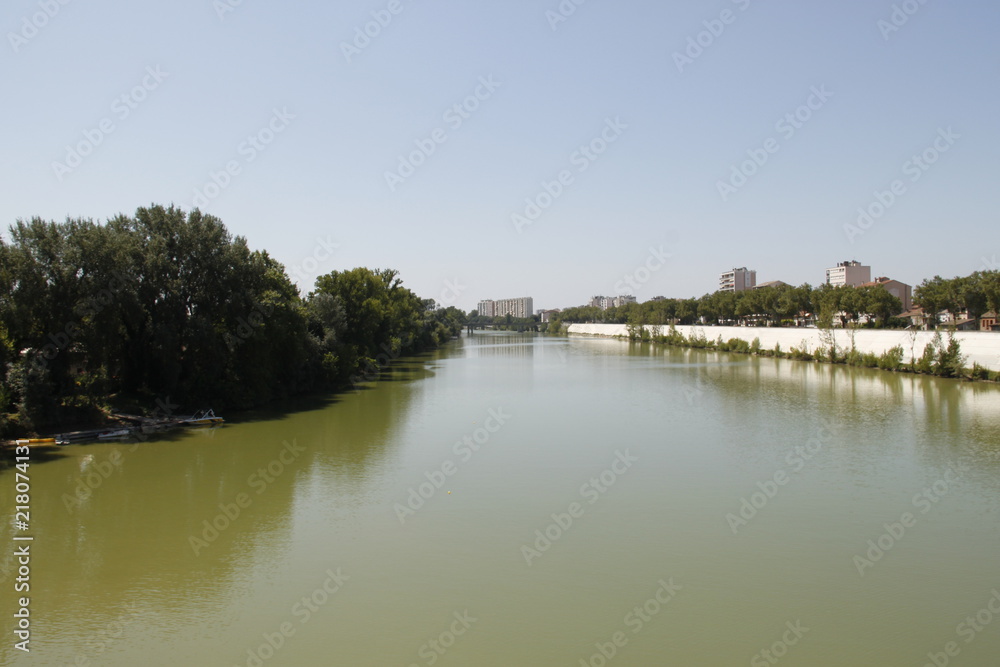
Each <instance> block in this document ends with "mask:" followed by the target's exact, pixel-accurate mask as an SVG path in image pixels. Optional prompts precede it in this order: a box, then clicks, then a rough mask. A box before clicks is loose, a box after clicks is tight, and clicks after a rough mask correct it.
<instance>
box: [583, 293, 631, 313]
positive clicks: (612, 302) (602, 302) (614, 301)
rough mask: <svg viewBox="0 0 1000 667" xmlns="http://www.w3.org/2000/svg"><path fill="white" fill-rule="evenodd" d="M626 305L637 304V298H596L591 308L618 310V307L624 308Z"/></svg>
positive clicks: (591, 303)
mask: <svg viewBox="0 0 1000 667" xmlns="http://www.w3.org/2000/svg"><path fill="white" fill-rule="evenodd" d="M626 303H635V297H634V296H632V295H631V294H622V295H620V296H595V297H593V298H592V299H591V300H590V305H591V306H593V307H594V308H600V309H601V310H607V309H608V308H617V307H618V306H624V305H625V304H626Z"/></svg>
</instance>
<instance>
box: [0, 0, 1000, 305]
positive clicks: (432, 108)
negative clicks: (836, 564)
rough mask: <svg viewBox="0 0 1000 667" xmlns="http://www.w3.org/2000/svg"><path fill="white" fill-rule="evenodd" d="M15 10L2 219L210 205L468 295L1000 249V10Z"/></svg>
mask: <svg viewBox="0 0 1000 667" xmlns="http://www.w3.org/2000/svg"><path fill="white" fill-rule="evenodd" d="M64 2H65V3H66V4H63V3H64ZM0 17H2V26H3V29H4V35H5V45H4V46H3V47H0V51H2V54H3V55H2V56H0V62H2V65H3V71H4V74H5V76H4V80H5V82H6V86H5V90H6V92H7V95H6V104H5V105H4V109H3V111H2V112H0V113H3V117H4V118H5V120H6V123H5V124H4V127H5V133H4V134H5V141H4V144H3V146H4V155H5V158H6V159H5V160H4V162H3V165H2V167H0V169H2V172H0V177H2V181H3V184H4V196H3V197H2V198H0V214H2V215H0V222H2V225H0V227H2V230H3V233H4V235H5V236H6V229H7V227H8V225H10V224H12V223H13V222H14V221H15V220H16V219H18V218H30V217H32V216H36V215H37V216H40V217H42V218H45V219H54V220H57V221H61V220H64V219H65V218H66V217H85V218H93V219H95V220H100V221H104V220H106V219H107V218H109V217H112V216H114V215H116V214H118V213H122V212H123V213H132V212H133V211H134V210H135V208H136V207H138V206H146V205H149V204H151V203H161V204H164V205H167V204H171V203H173V204H176V205H178V206H180V207H182V208H184V209H190V208H192V207H193V206H195V205H198V206H199V207H200V208H202V210H204V211H205V212H208V213H211V214H213V215H216V216H218V217H220V218H221V219H222V220H223V221H224V222H225V224H226V226H227V227H228V228H229V230H230V231H231V232H232V233H233V234H234V235H242V236H245V237H246V238H247V240H248V243H249V244H250V246H251V248H254V249H265V250H267V251H268V252H270V253H271V255H272V256H274V257H275V258H276V259H277V260H279V261H281V262H282V263H283V264H285V265H286V267H287V268H288V270H289V274H290V275H292V277H293V278H294V279H296V280H297V282H298V283H299V285H300V287H301V288H302V290H303V292H307V291H308V290H309V288H310V287H311V283H312V279H313V278H314V277H315V276H316V275H319V274H321V273H327V272H329V271H332V270H337V269H347V268H352V267H355V266H369V267H372V268H377V267H391V268H394V269H397V270H399V271H400V274H401V277H402V278H403V280H404V283H405V284H406V286H408V287H410V288H411V289H413V290H414V291H415V292H417V293H418V294H420V295H421V296H422V297H425V298H435V299H438V300H439V301H444V302H445V303H448V304H453V305H457V306H459V307H461V308H463V309H465V310H472V309H474V308H475V307H476V305H477V303H478V301H480V300H482V299H503V298H512V297H520V296H531V297H533V298H534V304H535V308H536V309H540V308H561V307H567V306H574V305H581V304H583V303H585V302H586V301H587V300H588V299H589V298H590V297H591V296H593V295H597V294H606V295H609V296H614V295H615V294H621V293H630V294H634V295H635V296H636V297H638V299H639V300H640V301H644V300H648V299H649V298H651V297H653V296H656V295H664V296H668V297H689V296H700V295H702V294H704V293H706V292H711V291H714V290H715V288H716V286H717V281H718V275H719V273H721V272H723V271H725V270H727V269H731V268H733V267H741V266H747V267H748V268H751V269H755V270H756V271H757V279H758V282H766V281H771V280H783V281H785V282H787V283H792V284H800V283H803V282H809V283H811V284H813V285H818V284H820V283H821V282H822V281H823V278H824V270H825V269H826V268H828V267H831V266H834V265H836V263H838V262H841V261H845V260H852V259H857V260H858V261H860V262H862V263H863V264H869V265H871V266H872V275H873V277H874V276H881V275H886V276H890V277H892V278H896V279H899V280H901V281H903V282H907V283H910V284H913V285H915V284H917V283H919V282H920V281H921V280H922V279H923V278H927V277H931V276H933V275H935V274H941V275H943V276H949V277H950V276H954V275H965V274H968V273H971V272H972V271H975V270H978V269H981V268H998V267H997V266H996V260H997V258H998V257H1000V234H998V232H997V228H998V225H997V222H996V214H995V213H994V211H993V210H992V209H993V208H994V206H993V201H992V200H993V197H991V193H994V192H996V185H995V175H996V173H997V167H996V165H995V159H996V156H997V155H998V154H1000V151H998V149H1000V130H998V125H997V120H996V119H997V118H998V112H1000V86H998V85H997V84H998V74H1000V47H998V46H997V43H996V39H995V35H996V34H998V33H1000V7H998V6H996V5H995V4H993V3H987V2H983V1H975V2H973V1H968V2H959V3H934V2H926V1H925V2H923V3H921V2H920V1H919V0H906V1H905V2H899V1H896V2H881V1H878V2H861V0H848V1H847V2H843V3H825V4H821V5H813V4H808V5H806V4H803V5H789V6H776V5H775V4H774V3H764V2H760V1H759V0H718V1H715V2H711V3H700V2H672V3H657V2H652V1H647V0H632V1H625V2H619V3H610V2H601V1H600V0H589V1H587V2H583V3H582V4H580V5H577V4H575V2H574V1H573V0H563V1H562V2H560V1H559V0H549V1H539V2H522V1H512V2H507V3H489V4H480V3H468V2H457V1H455V0H452V1H448V0H445V1H441V2H435V3H424V2H415V1H413V0H376V1H372V2H369V1H366V2H349V3H333V4H326V3H319V2H298V3H290V4H281V5H278V4H276V3H263V2H254V1H251V0H240V1H238V0H214V1H213V0H181V1H179V2H175V3H170V4H163V5H154V6H147V5H144V4H143V5H140V4H137V3H128V2H121V1H118V2H112V1H95V2H89V3H84V2H71V1H69V0H34V1H31V2H25V1H22V0H16V1H13V2H9V3H6V4H5V5H4V6H3V8H2V10H0ZM366 30H367V31H368V34H367V35H366V34H365V31H366ZM78 153H87V154H86V155H77V154H78ZM533 206H534V207H537V209H535V208H532V207H533ZM859 209H860V210H862V211H864V210H867V211H869V212H870V213H871V214H872V216H871V218H870V219H868V218H862V219H861V220H860V223H859ZM880 213H881V215H879V214H880ZM654 267H655V268H654ZM631 285H635V287H636V288H635V289H633V288H632V287H631ZM622 287H624V289H620V288H622Z"/></svg>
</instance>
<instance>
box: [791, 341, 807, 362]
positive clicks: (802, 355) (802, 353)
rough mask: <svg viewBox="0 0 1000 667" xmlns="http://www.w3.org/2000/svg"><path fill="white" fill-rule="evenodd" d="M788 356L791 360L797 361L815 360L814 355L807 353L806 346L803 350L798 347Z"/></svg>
mask: <svg viewBox="0 0 1000 667" xmlns="http://www.w3.org/2000/svg"><path fill="white" fill-rule="evenodd" d="M788 356H789V358H791V359H795V360H796V361H812V360H813V355H811V354H810V353H809V352H806V350H805V346H804V345H803V346H802V349H801V350H800V349H799V348H797V347H793V348H792V349H791V350H790V351H789V352H788Z"/></svg>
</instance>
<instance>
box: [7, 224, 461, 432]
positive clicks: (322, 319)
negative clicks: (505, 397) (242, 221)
mask: <svg viewBox="0 0 1000 667" xmlns="http://www.w3.org/2000/svg"><path fill="white" fill-rule="evenodd" d="M7 239H8V240H5V239H4V238H0V295H2V297H3V298H0V437H6V438H12V437H18V436H23V435H28V434H31V433H35V432H38V431H39V430H44V429H48V428H51V427H54V426H57V425H61V424H66V423H88V422H89V423H93V422H95V421H99V420H101V419H102V417H104V416H105V415H106V414H107V413H108V412H109V410H110V409H111V407H112V406H113V407H115V408H117V409H123V410H124V411H138V410H141V409H143V408H145V409H147V410H148V409H149V408H152V407H153V406H154V405H157V404H159V405H163V404H169V405H175V404H176V405H179V406H180V407H181V408H183V409H188V410H193V409H197V408H200V407H205V406H212V407H214V408H215V409H216V410H217V411H221V410H225V409H249V408H253V407H257V406H260V405H263V404H265V403H267V402H270V401H273V400H276V399H279V398H283V397H287V396H291V395H296V394H302V393H306V392H314V391H328V390H337V389H343V388H345V387H349V386H351V385H354V384H357V383H359V382H366V381H370V380H374V379H377V378H378V376H379V373H380V369H381V368H382V367H383V366H384V365H385V364H386V363H388V362H390V361H392V360H394V359H396V358H398V357H400V356H402V355H407V354H414V353H418V352H421V351H423V350H428V349H431V348H434V347H437V346H439V345H441V344H443V343H445V342H446V341H448V340H450V339H451V338H453V337H455V336H457V335H459V334H460V333H461V330H462V327H463V325H464V323H465V319H466V316H465V313H464V312H462V311H461V310H458V309H457V308H454V307H448V308H438V307H437V305H436V303H435V302H434V300H432V299H421V298H420V297H418V296H417V295H416V294H414V293H413V292H412V291H411V290H409V289H408V288H406V287H404V286H403V284H402V280H401V279H400V278H399V277H398V274H397V272H396V271H395V270H392V269H369V268H355V269H350V270H343V271H332V272H330V273H328V274H326V275H322V276H320V277H319V278H317V279H316V282H315V285H314V286H313V289H312V291H310V292H309V293H308V294H306V295H301V294H300V293H299V290H298V288H297V287H296V286H295V285H294V284H293V283H292V281H291V279H290V278H289V276H288V274H287V273H286V271H285V267H284V266H282V265H281V264H280V263H279V262H277V261H275V260H274V259H273V258H272V257H271V256H270V255H268V253H267V252H266V251H262V250H251V249H250V248H249V247H248V245H247V242H246V239H244V238H243V237H241V236H235V237H234V236H232V235H231V234H230V233H229V231H228V230H227V229H226V227H225V225H224V224H223V223H222V221H221V220H219V219H218V218H216V217H214V216H211V215H206V214H204V213H202V212H200V211H199V210H198V209H195V210H193V211H190V212H184V211H182V210H180V209H178V208H175V207H173V206H170V207H163V206H158V205H153V206H150V207H144V208H139V209H138V210H136V212H135V214H134V215H118V216H116V217H115V218H113V219H111V220H108V221H107V222H106V223H104V224H100V223H96V222H94V221H92V220H85V219H71V220H67V221H66V222H62V223H56V222H50V221H45V220H42V219H39V218H34V219H32V220H30V221H20V220H19V221H18V222H17V223H16V224H14V225H12V226H11V227H10V228H9V232H8V235H7Z"/></svg>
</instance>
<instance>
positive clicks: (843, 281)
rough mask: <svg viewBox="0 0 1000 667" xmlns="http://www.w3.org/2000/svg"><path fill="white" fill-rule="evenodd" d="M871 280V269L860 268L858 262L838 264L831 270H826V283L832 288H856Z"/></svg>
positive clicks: (867, 267)
mask: <svg viewBox="0 0 1000 667" xmlns="http://www.w3.org/2000/svg"><path fill="white" fill-rule="evenodd" d="M871 280H872V267H870V266H862V265H861V263H860V262H857V261H854V260H852V261H850V262H840V263H839V264H837V266H835V267H833V268H832V269H827V270H826V282H827V284H829V285H832V286H833V287H839V286H841V285H849V286H851V287H857V286H858V285H863V284H864V283H869V282H871Z"/></svg>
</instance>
